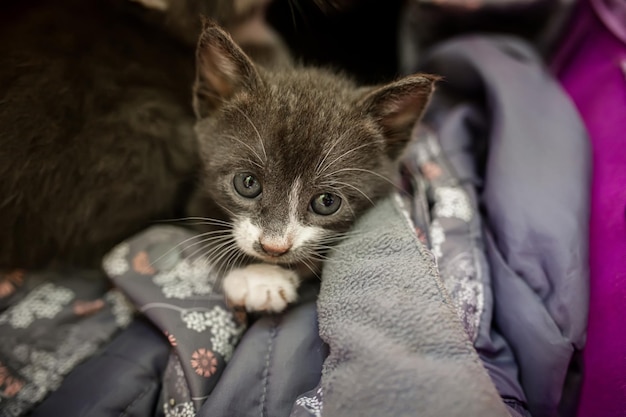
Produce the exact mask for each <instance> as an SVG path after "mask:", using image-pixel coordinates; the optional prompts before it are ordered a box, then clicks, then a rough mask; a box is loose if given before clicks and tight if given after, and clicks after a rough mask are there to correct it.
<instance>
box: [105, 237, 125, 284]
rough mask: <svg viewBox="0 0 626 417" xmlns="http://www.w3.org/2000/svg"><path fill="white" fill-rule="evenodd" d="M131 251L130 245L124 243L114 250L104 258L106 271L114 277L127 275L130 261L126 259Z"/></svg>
mask: <svg viewBox="0 0 626 417" xmlns="http://www.w3.org/2000/svg"><path fill="white" fill-rule="evenodd" d="M129 251H130V246H129V245H128V243H122V244H120V245H117V246H116V247H115V248H113V250H111V251H110V252H109V253H108V254H107V255H106V256H105V257H104V260H103V262H102V267H103V268H104V271H105V272H106V273H107V274H109V276H112V277H118V276H120V275H123V274H125V273H126V272H127V271H128V269H129V268H130V266H129V264H128V260H127V259H126V258H127V257H128V252H129Z"/></svg>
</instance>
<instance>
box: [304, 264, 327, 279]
mask: <svg viewBox="0 0 626 417" xmlns="http://www.w3.org/2000/svg"><path fill="white" fill-rule="evenodd" d="M301 262H302V264H303V265H304V266H306V267H307V268H309V270H310V271H311V273H312V274H313V275H315V276H316V277H317V279H318V280H320V281H321V280H322V278H321V277H320V276H319V275H318V273H317V272H316V271H315V268H314V267H313V266H311V264H309V262H307V260H306V259H301Z"/></svg>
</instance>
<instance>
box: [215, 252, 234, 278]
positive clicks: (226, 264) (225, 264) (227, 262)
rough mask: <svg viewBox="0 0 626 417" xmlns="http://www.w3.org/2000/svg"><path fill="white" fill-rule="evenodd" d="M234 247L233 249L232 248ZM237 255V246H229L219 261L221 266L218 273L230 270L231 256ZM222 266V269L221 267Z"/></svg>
mask: <svg viewBox="0 0 626 417" xmlns="http://www.w3.org/2000/svg"><path fill="white" fill-rule="evenodd" d="M233 249H235V250H233ZM226 254H228V256H226ZM237 255H238V251H237V247H236V246H230V247H229V248H228V249H227V250H226V251H225V254H224V257H225V259H224V261H223V262H221V264H222V267H221V268H220V271H219V272H218V275H222V274H226V272H227V271H229V270H230V263H231V262H232V260H233V258H234V257H236V256H237ZM222 268H223V269H222Z"/></svg>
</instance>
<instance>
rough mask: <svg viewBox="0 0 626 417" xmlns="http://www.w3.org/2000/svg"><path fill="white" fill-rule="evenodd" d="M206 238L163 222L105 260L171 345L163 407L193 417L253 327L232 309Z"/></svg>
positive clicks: (169, 413)
mask: <svg viewBox="0 0 626 417" xmlns="http://www.w3.org/2000/svg"><path fill="white" fill-rule="evenodd" d="M198 242H201V237H198V238H196V237H195V236H194V234H193V233H192V232H190V231H187V230H185V229H182V228H177V227H167V226H160V227H154V228H151V229H148V230H146V231H145V232H143V233H141V234H139V235H137V236H135V237H134V238H132V239H130V240H128V241H126V242H124V243H122V244H120V245H119V246H117V247H116V248H115V249H113V250H112V251H111V252H110V253H109V255H108V256H106V258H105V259H104V262H103V266H104V269H105V271H106V272H107V274H108V275H109V277H110V278H111V279H112V280H113V282H114V283H115V284H116V285H117V286H118V287H119V288H120V289H122V291H123V292H124V293H125V294H126V295H127V296H128V297H129V298H130V299H131V300H132V302H133V304H134V305H135V306H137V308H138V309H139V311H141V312H142V313H143V314H145V315H146V316H147V317H148V318H149V319H150V320H151V321H152V322H153V323H154V324H156V325H157V326H158V327H159V328H160V329H161V330H162V331H163V333H164V335H165V337H167V339H168V340H169V342H170V344H171V345H172V354H171V355H170V359H169V362H168V365H167V368H166V371H165V375H164V384H163V393H162V395H161V397H162V404H161V409H162V411H163V413H164V415H165V416H166V417H187V416H189V417H191V416H195V415H196V412H197V410H198V409H199V408H200V406H201V405H202V404H203V403H204V401H205V400H206V399H207V397H208V395H209V394H210V393H211V391H212V390H213V388H214V387H215V385H216V384H217V381H218V380H219V377H220V375H221V373H222V372H223V370H224V367H225V365H226V362H228V360H229V359H230V358H231V356H232V353H233V350H234V347H235V345H236V344H237V342H238V341H239V338H240V337H241V335H242V333H243V331H244V330H245V328H246V315H245V314H243V313H237V312H235V311H233V310H231V309H230V308H229V307H228V306H227V305H226V302H225V299H224V297H223V295H222V294H221V292H220V291H219V289H218V285H217V279H218V276H219V274H218V271H216V270H215V269H214V268H213V267H212V265H211V264H210V263H208V262H207V260H206V258H204V257H202V256H200V255H201V254H200V253H199V252H200V251H198V250H197V248H198Z"/></svg>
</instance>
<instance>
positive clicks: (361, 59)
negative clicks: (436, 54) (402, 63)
mask: <svg viewBox="0 0 626 417" xmlns="http://www.w3.org/2000/svg"><path fill="white" fill-rule="evenodd" d="M401 4H402V0H385V1H382V0H361V1H356V2H354V3H353V5H352V6H351V7H350V8H349V9H348V10H346V11H345V12H339V11H335V12H333V11H330V12H324V11H322V10H320V8H319V7H317V6H316V5H315V3H314V2H313V1H311V0H275V1H274V2H273V3H272V5H271V6H270V9H269V12H268V20H269V22H270V23H271V24H272V25H273V26H274V27H275V28H276V29H277V30H278V31H279V32H280V33H281V34H282V35H283V37H284V39H285V41H286V42H287V44H288V45H289V47H290V48H291V50H292V52H293V53H294V55H295V56H296V57H298V58H300V59H301V60H302V61H303V62H305V63H308V64H316V65H325V66H331V67H332V68H335V69H340V70H345V71H346V72H348V73H349V74H351V75H353V76H354V77H355V78H356V79H357V81H359V82H361V83H367V84H374V83H379V82H383V81H388V80H390V79H392V78H394V77H395V76H396V75H397V61H398V58H397V46H396V44H397V42H396V40H397V39H396V38H397V31H398V29H397V26H398V25H397V21H398V16H399V12H400V6H401Z"/></svg>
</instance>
